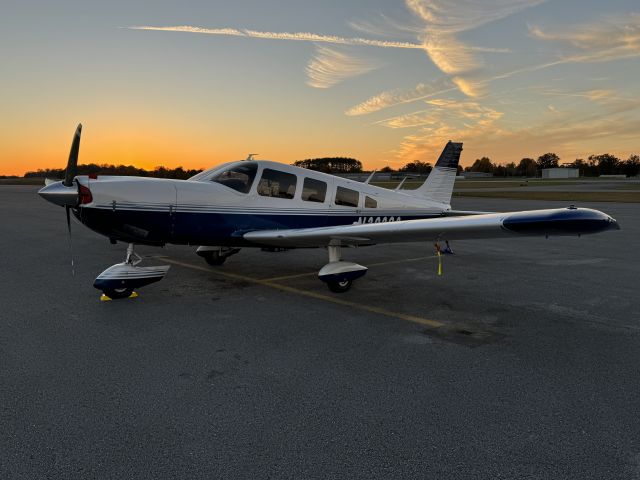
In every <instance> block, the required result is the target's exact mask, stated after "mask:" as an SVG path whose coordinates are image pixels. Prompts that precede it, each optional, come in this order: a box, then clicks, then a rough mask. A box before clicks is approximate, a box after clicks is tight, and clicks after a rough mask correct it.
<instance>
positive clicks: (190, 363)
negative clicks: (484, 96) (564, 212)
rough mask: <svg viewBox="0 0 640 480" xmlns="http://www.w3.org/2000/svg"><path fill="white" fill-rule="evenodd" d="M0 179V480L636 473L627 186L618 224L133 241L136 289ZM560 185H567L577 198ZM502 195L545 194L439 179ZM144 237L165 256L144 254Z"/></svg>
mask: <svg viewBox="0 0 640 480" xmlns="http://www.w3.org/2000/svg"><path fill="white" fill-rule="evenodd" d="M36 190H37V189H36V188H34V187H10V186H3V187H0V219H1V220H2V224H1V225H2V226H1V227H0V228H1V230H0V248H1V250H2V255H1V256H0V272H2V274H1V275H0V478H2V479H41V478H52V479H71V478H74V479H75V478H77V479H93V478H100V479H111V478H113V479H124V478H135V479H160V478H180V479H187V478H207V479H211V478H251V479H254V478H366V479H371V478H385V479H388V478H453V479H463V478H464V479H478V478H491V479H497V478H504V479H515V478H526V479H554V480H557V479H565V478H572V479H581V480H584V479H603V478H607V479H609V478H610V479H636V478H640V416H639V414H640V313H639V303H638V298H640V295H639V292H638V284H639V280H640V274H639V267H640V249H639V248H638V247H639V245H638V238H640V218H639V213H640V207H639V206H638V204H616V203H606V204H605V203H602V204H585V203H582V204H579V205H581V206H589V207H593V208H598V209H600V210H603V211H605V212H607V213H609V214H611V215H612V216H614V217H615V218H616V219H617V220H618V221H619V223H620V225H621V227H622V230H620V231H617V232H616V231H613V232H605V233H603V234H600V235H595V236H585V237H582V238H550V239H548V240H545V239H544V238H537V239H516V240H495V241H487V240H483V241H459V242H455V243H454V244H452V247H453V249H454V251H455V252H456V254H455V255H454V256H446V257H445V258H444V265H443V275H442V276H438V275H437V262H436V259H435V258H434V257H433V246H432V245H420V244H402V245H390V246H375V247H368V248H360V249H349V250H346V251H345V254H344V257H345V258H346V259H349V260H353V261H356V262H358V263H361V264H363V265H367V266H369V267H370V270H369V272H368V274H367V275H366V276H365V277H364V278H362V279H361V280H359V281H358V282H356V284H355V285H354V287H353V288H352V290H351V291H350V292H348V293H346V294H332V293H330V292H329V291H328V290H327V289H326V287H325V286H324V285H323V284H322V283H321V282H319V281H318V280H317V278H315V275H316V273H317V270H318V269H319V268H320V267H321V266H322V265H323V264H324V263H326V261H327V259H326V251H324V250H322V249H318V250H293V251H285V252H273V253H270V252H262V251H260V250H249V249H245V250H243V251H241V252H240V253H239V254H238V255H236V256H234V257H232V258H230V259H229V260H228V261H227V263H226V264H225V265H224V266H222V267H209V266H208V265H206V264H205V263H204V261H203V260H202V259H201V258H199V257H197V256H196V255H195V254H194V251H195V247H174V246H171V247H168V248H164V249H158V248H139V253H141V254H144V255H147V256H151V258H147V259H146V260H145V264H148V265H151V264H164V263H169V264H171V265H172V267H171V270H170V271H169V274H168V276H167V278H166V279H165V280H163V281H162V282H160V283H157V284H154V285H151V286H148V287H145V288H143V289H141V290H140V291H139V293H140V296H139V297H138V298H136V299H128V300H121V301H112V302H101V301H99V292H98V291H97V290H95V289H94V288H93V287H92V283H93V280H94V278H95V277H96V276H97V275H98V274H99V273H100V272H101V271H102V270H103V269H105V268H106V267H108V266H110V265H112V264H114V263H118V262H120V261H122V260H123V258H124V250H125V246H124V245H115V246H114V245H110V244H109V242H108V241H107V239H105V238H103V237H100V236H98V235H97V234H95V233H93V232H91V231H89V230H88V229H86V228H85V227H84V226H82V225H80V224H78V223H77V222H74V223H73V225H72V228H73V252H74V258H75V276H72V274H71V267H70V262H69V258H70V256H69V244H68V237H67V234H66V225H65V218H64V211H63V209H61V208H58V207H55V206H53V205H50V204H48V203H46V202H44V201H43V200H41V199H40V198H39V197H38V196H37V195H36ZM576 203H578V202H576ZM453 206H454V208H457V209H466V210H492V211H507V210H521V209H533V208H547V207H555V206H562V203H561V202H529V201H517V200H498V199H474V198H456V199H454V205H453ZM159 256H164V257H166V258H160V257H159Z"/></svg>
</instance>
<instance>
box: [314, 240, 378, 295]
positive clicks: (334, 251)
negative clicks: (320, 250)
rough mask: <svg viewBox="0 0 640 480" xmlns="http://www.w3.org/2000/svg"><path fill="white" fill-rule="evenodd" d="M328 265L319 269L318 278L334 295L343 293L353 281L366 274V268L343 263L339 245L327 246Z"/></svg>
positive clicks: (351, 263) (355, 264)
mask: <svg viewBox="0 0 640 480" xmlns="http://www.w3.org/2000/svg"><path fill="white" fill-rule="evenodd" d="M327 250H328V251H329V263H327V264H326V265H325V266H324V267H322V268H321V269H320V271H319V272H318V278H319V279H320V280H322V281H323V282H325V283H326V284H327V287H329V290H331V291H332V292H334V293H343V292H346V291H347V290H349V289H350V288H351V285H352V284H353V281H354V280H356V279H358V278H360V277H362V276H363V275H365V274H366V273H367V267H363V266H362V265H358V264H357V263H353V262H343V261H342V260H341V258H342V251H341V247H340V245H329V246H328V247H327Z"/></svg>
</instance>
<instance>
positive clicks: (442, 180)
mask: <svg viewBox="0 0 640 480" xmlns="http://www.w3.org/2000/svg"><path fill="white" fill-rule="evenodd" d="M461 152H462V142H460V143H456V142H452V141H451V140H449V141H448V142H447V144H446V145H445V147H444V150H442V153H441V154H440V157H439V158H438V161H437V162H436V165H435V166H434V167H433V170H431V173H430V174H429V176H428V177H427V179H426V180H425V182H424V183H423V184H422V185H420V187H418V188H417V189H415V190H408V191H407V190H405V193H409V194H411V195H414V196H416V197H423V198H426V199H427V200H431V201H434V202H438V203H444V204H447V205H448V204H449V203H451V194H452V192H453V183H454V182H455V179H456V175H457V174H458V162H459V161H460V154H461Z"/></svg>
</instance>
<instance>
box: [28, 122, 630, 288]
mask: <svg viewBox="0 0 640 480" xmlns="http://www.w3.org/2000/svg"><path fill="white" fill-rule="evenodd" d="M81 131H82V125H78V128H77V130H76V132H75V136H74V138H73V143H72V146H71V152H70V154H69V162H68V164H67V169H66V172H65V179H64V180H63V181H59V182H48V184H47V185H46V186H45V187H44V188H42V189H41V190H40V191H39V192H38V193H39V194H40V195H41V196H42V197H43V198H45V199H46V200H48V201H50V202H52V203H54V204H56V205H60V206H63V207H65V209H66V211H67V222H69V220H70V217H69V213H70V212H73V214H74V216H75V217H76V218H77V219H78V220H79V221H80V222H81V223H83V224H85V225H86V226H87V227H89V228H90V229H92V230H94V231H96V232H98V233H100V234H102V235H104V236H106V237H108V238H109V239H110V240H111V242H112V243H116V242H125V243H128V244H129V246H128V248H127V256H126V259H125V261H124V262H123V263H119V264H116V265H113V266H111V267H109V268H108V269H107V270H105V271H104V272H102V273H101V274H100V275H99V276H98V277H97V278H96V280H95V283H94V286H95V287H96V288H97V289H99V290H102V291H103V293H104V294H105V295H106V296H108V297H110V298H124V297H128V296H130V295H131V293H132V292H133V290H134V289H136V288H140V287H142V286H144V285H148V284H150V283H153V282H156V281H158V280H161V279H162V278H163V277H164V276H165V274H166V273H167V270H168V269H169V267H168V266H155V267H141V266H139V265H138V264H139V263H140V261H141V258H140V257H139V256H138V255H136V253H135V251H134V245H136V244H142V245H155V246H163V245H166V244H180V245H198V249H197V251H196V253H197V254H198V255H200V256H201V257H204V259H205V260H206V261H207V262H208V263H209V264H211V265H221V264H222V263H223V262H224V261H225V260H226V259H227V257H229V256H231V255H233V254H235V253H237V252H238V251H239V250H240V248H246V247H263V248H264V247H276V248H305V247H326V248H327V250H328V257H329V262H328V263H327V264H326V265H324V266H323V267H322V268H321V269H320V271H319V272H318V277H319V278H320V280H322V281H324V282H325V283H326V284H327V286H328V287H329V289H330V290H331V291H333V292H345V291H347V290H348V289H349V288H350V287H351V284H352V282H353V281H354V280H356V279H357V278H359V277H362V276H363V275H364V274H365V273H366V272H367V268H366V267H364V266H362V265H358V264H356V263H353V262H349V261H345V260H343V259H342V247H353V246H365V245H375V244H383V243H394V242H424V243H427V242H431V243H436V245H437V244H438V242H441V241H449V240H456V239H474V238H499V237H502V238H515V237H518V236H536V235H537V236H544V237H548V236H551V235H573V236H575V235H577V236H580V235H585V234H592V233H598V232H602V231H605V230H612V229H613V230H616V229H619V226H618V224H617V222H616V220H614V219H613V218H612V217H610V216H609V215H607V214H605V213H603V212H600V211H598V210H592V209H588V208H576V207H574V206H570V207H568V208H555V209H547V210H532V211H519V212H506V213H487V212H468V211H456V210H452V209H451V205H450V203H451V193H452V190H453V183H454V180H455V176H456V173H457V166H458V161H459V159H460V153H461V151H462V143H454V142H451V141H449V142H448V143H447V144H446V146H445V147H444V150H443V151H442V154H441V155H440V158H439V159H438V161H437V163H436V164H435V166H434V168H433V170H432V172H431V173H430V174H429V176H428V178H427V179H426V181H425V182H424V184H423V185H421V186H420V187H418V188H417V189H415V190H389V189H386V188H381V187H376V186H374V185H370V184H368V183H361V182H357V181H352V180H348V179H345V178H340V177H337V176H334V175H328V174H325V173H320V172H316V171H312V170H306V169H303V168H298V167H295V166H292V165H285V164H282V163H277V162H270V161H265V160H254V159H253V158H252V156H251V155H250V156H249V158H247V159H246V160H242V161H236V162H230V163H226V164H224V165H220V166H218V167H215V168H212V169H209V170H206V171H203V172H202V173H199V174H198V175H196V176H194V177H191V178H190V179H188V180H170V179H159V178H146V177H118V176H83V175H78V176H76V174H75V172H76V169H77V161H78V151H79V147H80V134H81Z"/></svg>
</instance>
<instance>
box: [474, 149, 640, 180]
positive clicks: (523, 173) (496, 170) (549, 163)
mask: <svg viewBox="0 0 640 480" xmlns="http://www.w3.org/2000/svg"><path fill="white" fill-rule="evenodd" d="M545 168H577V169H578V170H579V172H580V175H581V176H585V177H598V176H600V175H626V176H627V177H635V176H636V175H638V174H639V173H640V157H639V156H638V155H630V156H629V158H628V159H627V160H621V159H619V158H617V157H616V156H615V155H611V154H609V153H604V154H602V155H590V156H589V157H588V158H587V160H584V159H581V158H578V159H576V160H574V161H573V162H570V163H564V164H562V165H560V157H559V156H558V155H557V154H555V153H552V152H549V153H545V154H543V155H540V156H539V157H538V159H537V160H534V159H533V158H523V159H521V160H520V162H518V164H516V163H515V162H509V163H507V164H505V165H500V164H497V163H493V162H491V160H490V159H489V158H488V157H482V158H478V159H476V161H475V162H473V165H471V166H470V167H466V168H465V169H464V170H465V171H466V172H484V173H493V175H494V176H497V177H515V176H518V177H535V176H536V175H538V173H539V172H541V171H542V169H545Z"/></svg>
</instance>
